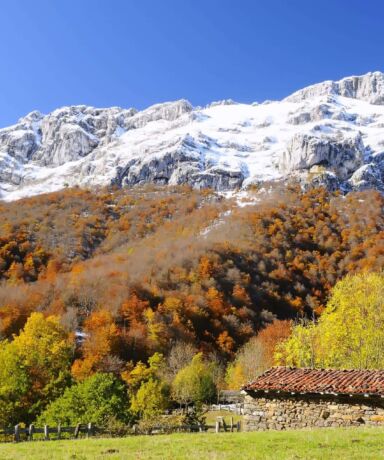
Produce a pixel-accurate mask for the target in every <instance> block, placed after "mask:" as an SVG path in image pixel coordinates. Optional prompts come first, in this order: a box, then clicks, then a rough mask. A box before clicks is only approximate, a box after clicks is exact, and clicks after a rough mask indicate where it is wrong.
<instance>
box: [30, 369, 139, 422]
mask: <svg viewBox="0 0 384 460" xmlns="http://www.w3.org/2000/svg"><path fill="white" fill-rule="evenodd" d="M128 407H129V401H128V394H127V389H126V386H125V385H124V383H123V382H122V381H121V380H119V379H118V378H116V377H115V376H114V375H113V374H102V373H99V374H94V375H92V376H91V377H88V378H87V379H85V380H83V381H82V382H80V383H78V384H76V385H73V386H72V387H70V388H67V389H66V390H65V392H64V394H63V395H62V396H61V397H59V398H58V399H56V400H55V401H53V402H52V403H51V404H50V405H49V406H48V407H47V408H46V409H45V411H44V412H43V413H42V414H41V415H40V416H39V417H38V419H37V422H36V423H38V424H45V423H46V424H53V425H56V424H58V423H61V424H62V425H74V424H76V423H89V422H92V423H95V424H96V425H99V426H103V425H105V424H107V423H108V420H109V419H110V418H111V417H114V418H115V419H117V420H120V421H123V422H127V421H128V420H129V418H130V415H129V411H128Z"/></svg>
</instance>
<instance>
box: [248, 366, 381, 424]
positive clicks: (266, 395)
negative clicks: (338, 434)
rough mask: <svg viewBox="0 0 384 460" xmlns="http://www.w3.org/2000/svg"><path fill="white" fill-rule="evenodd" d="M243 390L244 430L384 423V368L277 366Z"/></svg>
mask: <svg viewBox="0 0 384 460" xmlns="http://www.w3.org/2000/svg"><path fill="white" fill-rule="evenodd" d="M243 392H244V393H245V400H244V429H245V431H256V430H287V429H294V428H307V427H309V428H310V427H341V426H342V427H346V426H359V425H384V370H383V371H382V370H333V369H298V368H288V367H274V368H272V369H269V370H268V371H266V372H265V373H264V374H262V375H260V376H259V377H258V378H257V379H256V380H255V381H253V382H251V383H249V384H247V385H245V386H244V387H243Z"/></svg>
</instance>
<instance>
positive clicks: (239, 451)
mask: <svg viewBox="0 0 384 460" xmlns="http://www.w3.org/2000/svg"><path fill="white" fill-rule="evenodd" d="M383 441H384V430H383V429H378V428H350V429H340V428H339V429H338V428H335V429H320V430H313V431H304V430H302V431H288V432H277V431H269V432H261V433H219V434H216V433H196V434H193V433H192V434H173V435H159V436H135V437H134V436H132V437H128V438H116V439H83V440H76V441H46V442H44V441H36V442H30V443H28V442H24V443H19V444H2V445H0V458H1V460H48V459H52V460H53V459H54V460H63V459H65V460H85V459H92V460H98V459H108V460H117V459H119V460H123V459H124V460H126V459H135V460H139V459H146V460H147V459H148V460H149V459H172V460H175V459H188V460H198V459H214V460H216V459H217V460H228V459H235V460H243V459H252V460H254V459H262V460H268V459H270V460H272V459H273V460H279V459H292V460H298V459H306V460H310V459H321V460H327V459H340V460H344V459H348V460H353V459H362V460H366V459H384V442H383Z"/></svg>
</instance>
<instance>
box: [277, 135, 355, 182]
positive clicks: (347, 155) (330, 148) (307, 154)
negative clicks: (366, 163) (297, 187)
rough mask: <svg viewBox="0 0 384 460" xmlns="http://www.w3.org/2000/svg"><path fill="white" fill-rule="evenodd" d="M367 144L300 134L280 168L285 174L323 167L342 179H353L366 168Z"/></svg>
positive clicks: (284, 153) (289, 148)
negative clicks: (353, 176)
mask: <svg viewBox="0 0 384 460" xmlns="http://www.w3.org/2000/svg"><path fill="white" fill-rule="evenodd" d="M363 155H364V144H363V141H362V139H361V136H360V135H358V136H356V137H354V138H349V139H348V138H342V139H334V138H329V137H325V136H323V137H315V136H309V135H307V134H304V135H303V134H296V135H295V136H293V138H292V139H291V140H290V142H289V143H288V145H287V148H286V150H285V151H284V152H283V154H282V158H281V163H280V167H281V170H282V171H283V172H285V173H291V172H295V171H303V170H310V169H311V168H313V167H314V166H322V167H323V168H324V169H326V170H328V171H333V172H335V173H336V174H337V176H338V177H339V178H340V179H348V178H349V176H350V175H351V174H352V173H353V172H354V171H355V170H356V169H357V168H358V167H360V166H361V165H362V163H363Z"/></svg>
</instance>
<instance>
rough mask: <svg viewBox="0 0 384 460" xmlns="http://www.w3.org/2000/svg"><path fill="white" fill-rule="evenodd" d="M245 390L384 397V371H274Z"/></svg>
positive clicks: (270, 370) (274, 369) (269, 371)
mask: <svg viewBox="0 0 384 460" xmlns="http://www.w3.org/2000/svg"><path fill="white" fill-rule="evenodd" d="M243 390H245V391H282V392H287V393H327V394H331V393H338V394H353V395H363V394H372V395H384V370H358V369H351V370H336V369H308V368H292V367H273V368H272V369H269V370H268V371H266V372H265V373H264V374H262V375H260V376H259V377H258V378H257V379H256V380H255V381H253V382H251V383H249V384H247V385H245V386H244V387H243Z"/></svg>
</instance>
